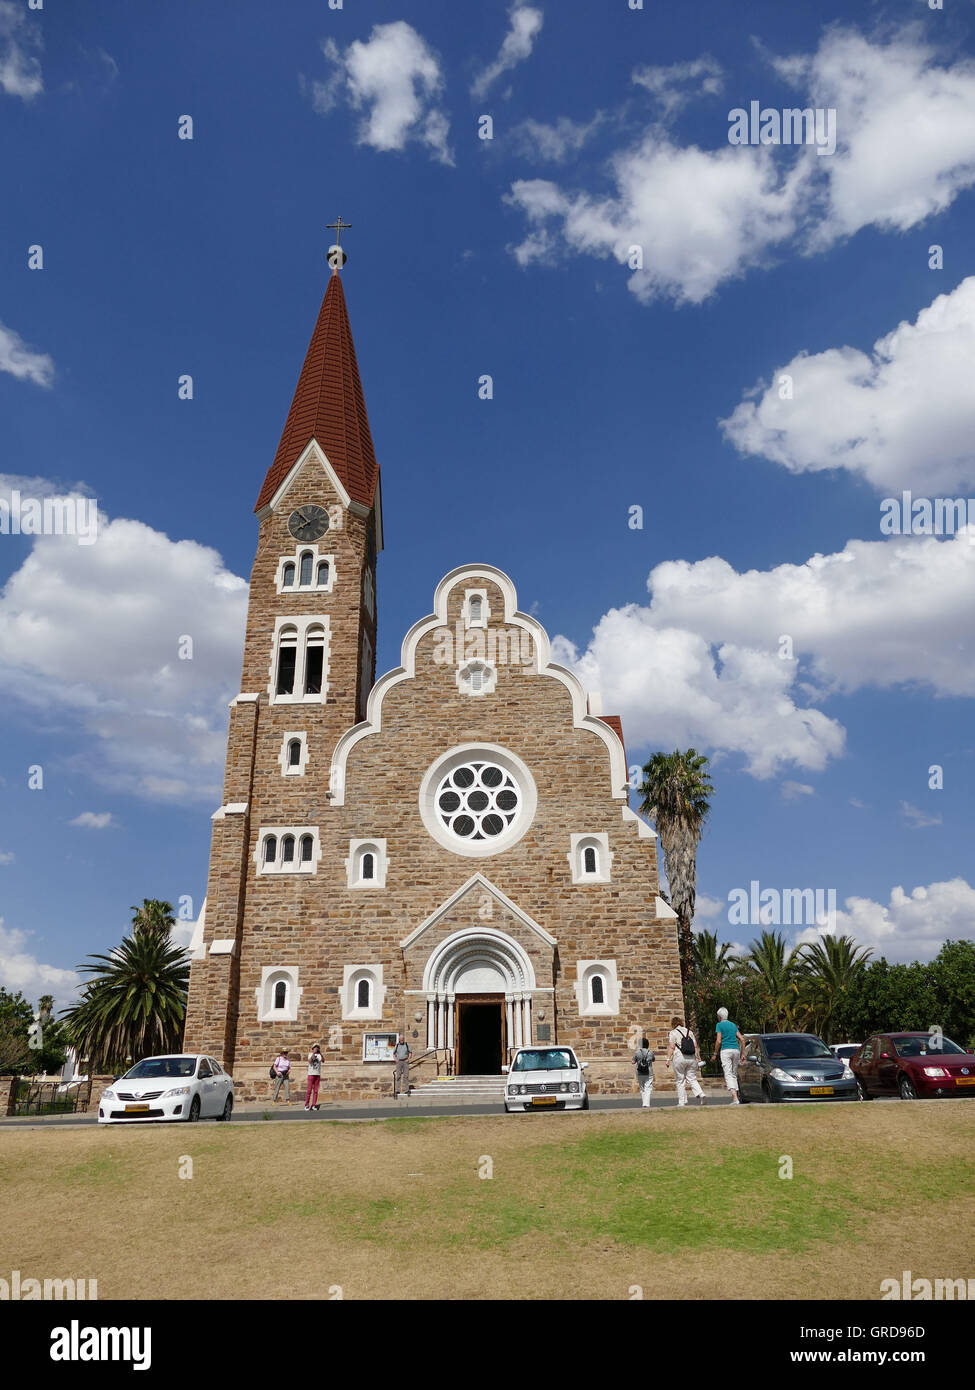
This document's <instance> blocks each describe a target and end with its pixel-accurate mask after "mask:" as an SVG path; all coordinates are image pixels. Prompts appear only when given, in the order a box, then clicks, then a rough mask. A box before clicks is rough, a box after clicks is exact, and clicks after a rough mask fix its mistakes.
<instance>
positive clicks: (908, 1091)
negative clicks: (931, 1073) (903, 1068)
mask: <svg viewBox="0 0 975 1390" xmlns="http://www.w3.org/2000/svg"><path fill="white" fill-rule="evenodd" d="M897 1089H898V1091H899V1092H900V1097H901V1100H917V1091H916V1090H915V1089H914V1082H913V1081H912V1080H911V1078H910V1077H909V1076H902V1077H901V1079H900V1081H899V1082H898V1083H897Z"/></svg>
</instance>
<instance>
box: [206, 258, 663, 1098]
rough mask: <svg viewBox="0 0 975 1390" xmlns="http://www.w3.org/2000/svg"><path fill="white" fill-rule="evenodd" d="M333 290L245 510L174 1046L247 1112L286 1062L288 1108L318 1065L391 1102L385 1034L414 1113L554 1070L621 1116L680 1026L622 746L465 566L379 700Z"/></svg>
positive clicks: (448, 581)
mask: <svg viewBox="0 0 975 1390" xmlns="http://www.w3.org/2000/svg"><path fill="white" fill-rule="evenodd" d="M344 262H345V252H344V251H343V250H341V248H339V247H332V248H331V250H330V251H329V264H330V266H331V268H332V269H331V276H330V278H329V281H328V286H327V289H326V291H325V296H324V299H323V301H322V305H321V309H320V312H319V315H318V320H317V322H316V324H315V329H314V332H313V334H312V338H311V342H310V344H309V347H308V351H307V353H306V356H305V360H304V365H303V366H302V369H301V375H300V377H299V379H298V385H297V389H296V390H295V394H294V399H293V401H292V403H291V409H290V411H289V412H288V417H287V420H286V421H285V425H284V432H283V434H282V436H281V442H280V444H279V445H278V449H277V453H276V454H275V456H274V460H273V462H272V463H271V466H270V468H269V469H268V472H267V476H266V477H265V479H264V483H263V486H262V487H261V490H260V493H259V495H258V498H257V505H256V508H255V510H256V513H257V518H258V522H259V527H260V529H259V534H258V541H257V556H256V558H255V561H254V568H253V571H252V574H251V581H250V600H249V608H248V616H247V628H246V636H245V640H244V657H243V674H242V678H241V684H240V694H238V695H237V696H236V698H235V699H234V700H233V701H232V703H231V708H230V729H229V736H228V742H227V767H226V777H225V782H224V791H223V805H222V806H221V807H220V808H219V809H218V810H217V811H216V812H215V813H214V815H213V830H212V846H211V852H210V869H209V880H208V885H207V896H206V902H205V906H204V911H203V913H201V918H200V921H199V923H198V924H197V932H196V936H195V938H194V942H193V946H192V966H191V973H190V987H189V1003H188V1010H187V1019H186V1030H185V1038H184V1046H185V1048H186V1050H188V1051H199V1052H206V1053H209V1054H211V1055H213V1056H214V1057H217V1058H220V1059H221V1060H222V1062H223V1063H224V1065H225V1066H226V1067H227V1069H228V1070H229V1071H230V1072H231V1073H232V1075H233V1077H234V1080H235V1083H236V1086H237V1094H238V1097H239V1098H248V1099H249V1098H263V1097H265V1096H267V1095H268V1088H269V1086H270V1079H269V1077H268V1068H269V1064H270V1063H271V1062H272V1061H273V1059H274V1057H275V1056H276V1055H277V1054H278V1053H279V1052H280V1051H281V1050H282V1049H284V1048H287V1049H288V1050H289V1051H290V1054H291V1057H292V1059H293V1061H294V1063H295V1066H294V1070H293V1075H294V1076H295V1077H296V1078H297V1079H298V1080H303V1078H304V1074H305V1069H304V1059H305V1057H306V1056H307V1054H308V1052H309V1050H310V1048H311V1046H312V1044H313V1043H316V1042H317V1043H319V1044H320V1045H321V1047H322V1052H323V1054H324V1058H325V1065H324V1068H323V1082H322V1090H323V1096H324V1097H329V1098H331V1097H341V1098H348V1099H356V1098H363V1097H366V1096H371V1095H375V1094H378V1093H382V1092H386V1093H389V1091H390V1090H391V1067H390V1065H389V1058H390V1055H391V1047H392V1044H393V1043H394V1042H395V1040H396V1035H397V1034H398V1033H403V1034H405V1036H406V1038H407V1040H408V1042H409V1044H410V1046H411V1048H412V1050H413V1058H414V1063H415V1065H414V1067H413V1073H412V1075H413V1085H414V1086H422V1085H423V1084H425V1083H426V1082H427V1081H429V1080H430V1079H431V1078H434V1077H437V1076H440V1077H443V1076H457V1077H465V1076H468V1077H473V1076H477V1077H485V1076H493V1077H498V1078H499V1077H500V1074H501V1067H502V1066H503V1065H504V1064H505V1063H506V1061H507V1060H508V1059H509V1058H510V1056H511V1054H512V1052H513V1050H514V1049H515V1048H516V1047H519V1046H522V1045H526V1044H530V1043H534V1044H545V1043H562V1044H567V1045H569V1046H571V1047H573V1048H575V1049H576V1051H577V1053H578V1054H579V1057H580V1060H582V1061H586V1062H588V1063H589V1070H588V1072H587V1080H588V1083H589V1087H590V1090H592V1091H593V1092H604V1093H605V1092H630V1091H632V1090H633V1067H632V1064H631V1058H632V1054H633V1050H634V1047H635V1046H638V1045H639V1039H640V1037H641V1036H642V1035H643V1034H644V1033H646V1035H647V1036H648V1037H649V1038H650V1040H651V1043H652V1044H653V1045H655V1046H657V1047H658V1048H660V1047H663V1046H665V1039H666V1034H667V1031H668V1030H669V1026H670V1018H671V1016H672V1015H674V1014H677V1015H679V1016H681V1017H683V1004H682V999H681V983H680V965H679V957H678V945H677V919H676V916H675V914H674V913H673V912H672V910H671V909H670V907H669V906H668V905H667V904H666V903H665V902H664V901H663V899H662V898H661V897H660V896H659V879H658V868H657V843H656V835H655V833H654V831H653V830H652V829H651V827H650V826H649V825H648V824H647V823H646V822H645V821H644V820H643V819H642V818H641V817H640V816H638V815H637V814H636V813H635V812H634V811H632V810H631V809H630V806H629V803H628V793H629V787H628V783H627V766H626V756H625V751H624V745H623V731H622V728H621V726H620V721H619V720H618V719H617V718H614V717H612V716H609V715H606V716H603V715H602V714H601V713H600V711H599V707H598V701H597V699H596V697H595V696H594V697H592V698H591V699H590V697H588V696H587V693H586V691H585V690H584V689H583V687H582V685H581V684H580V682H579V681H578V679H577V678H576V676H575V675H574V674H573V673H572V672H570V671H569V670H567V669H565V668H564V667H562V666H559V665H557V664H555V663H554V662H553V661H552V659H551V653H550V644H549V638H548V635H547V634H546V632H545V630H544V629H543V627H542V626H541V624H540V623H539V622H537V621H536V619H535V618H533V617H531V616H530V615H529V614H527V613H524V612H522V611H521V610H520V609H519V606H518V595H517V592H516V590H515V585H514V583H513V582H512V580H511V579H510V578H509V577H508V575H507V574H505V573H503V572H502V571H501V570H500V569H497V568H496V567H495V566H493V565H491V564H484V563H480V562H478V563H470V564H463V565H460V566H458V568H456V569H453V570H451V571H450V573H449V574H447V575H445V576H444V577H443V578H442V579H440V581H439V583H437V584H436V587H435V588H434V590H433V600H432V611H431V612H430V613H429V614H428V615H426V616H423V617H420V618H419V620H418V621H417V622H416V623H415V624H414V625H413V627H412V628H411V629H410V630H409V632H407V634H406V636H405V637H404V638H403V642H402V650H401V655H400V664H399V665H398V666H397V667H396V668H395V669H394V670H391V671H388V672H387V673H386V674H385V675H383V676H381V677H380V679H379V680H378V681H377V680H376V679H375V659H376V655H375V654H376V625H377V609H378V594H377V579H376V560H377V555H378V554H379V552H380V551H381V550H382V548H383V537H384V531H383V514H382V493H381V486H380V473H379V465H378V463H377V461H376V456H375V453H374V451H373V443H372V436H371V434H370V430H369V421H368V418H367V415H366V404H365V397H364V395H363V390H362V384H361V382H360V379H359V369H358V365H357V363H356V354H355V347H354V345H353V341H352V332H351V328H350V325H349V317H348V312H347V310H346V303H345V296H344V292H343V288H342V277H341V274H340V271H341V269H342V266H343V264H344ZM391 521H392V526H391V536H395V530H396V526H395V518H391ZM417 556H418V559H417V563H422V559H421V558H420V557H422V550H418V551H417ZM434 579H435V576H433V575H431V584H432V583H433V581H434ZM658 1079H659V1080H660V1081H664V1082H665V1078H664V1077H663V1076H660V1075H659V1073H658ZM665 1084H666V1082H665Z"/></svg>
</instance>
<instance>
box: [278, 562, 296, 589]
mask: <svg viewBox="0 0 975 1390" xmlns="http://www.w3.org/2000/svg"><path fill="white" fill-rule="evenodd" d="M294 582H295V567H294V565H293V564H291V563H290V562H289V563H288V564H287V565H285V567H284V570H283V571H282V574H281V587H282V589H291V588H293V587H294Z"/></svg>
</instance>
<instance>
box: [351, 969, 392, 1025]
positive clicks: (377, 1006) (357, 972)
mask: <svg viewBox="0 0 975 1390" xmlns="http://www.w3.org/2000/svg"><path fill="white" fill-rule="evenodd" d="M364 981H366V982H368V985H369V1003H368V1005H367V1006H366V1007H365V1008H362V1007H361V1006H360V1005H359V1004H358V1002H357V1000H358V993H359V985H360V984H361V983H363V982H364ZM385 1003H386V986H385V985H384V984H383V968H382V966H381V965H344V966H343V967H342V1017H343V1018H344V1019H356V1018H365V1019H371V1020H372V1021H373V1022H376V1021H377V1020H379V1019H381V1018H382V1016H383V1006H384V1005H385Z"/></svg>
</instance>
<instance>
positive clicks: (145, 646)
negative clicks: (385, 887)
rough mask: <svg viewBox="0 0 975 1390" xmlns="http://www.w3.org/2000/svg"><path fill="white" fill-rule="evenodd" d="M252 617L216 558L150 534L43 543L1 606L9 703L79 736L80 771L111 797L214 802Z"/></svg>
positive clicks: (127, 524) (143, 530) (1, 686)
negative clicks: (185, 648) (188, 655)
mask: <svg viewBox="0 0 975 1390" xmlns="http://www.w3.org/2000/svg"><path fill="white" fill-rule="evenodd" d="M246 604H247V585H246V583H245V581H244V580H243V579H240V578H238V577H237V576H236V575H233V574H231V573H229V572H228V571H227V570H226V569H225V568H224V566H223V564H222V562H221V560H220V557H219V555H218V554H217V553H216V552H215V551H214V550H211V549H209V548H208V547H206V546H202V545H198V544H197V543H196V542H195V541H171V540H170V539H169V538H168V537H167V536H165V535H163V534H162V533H160V532H158V531H154V530H152V529H151V528H150V527H148V526H145V525H143V524H142V523H141V522H138V521H126V520H114V521H107V522H106V521H105V519H104V517H103V519H102V525H101V527H100V529H99V533H98V539H97V541H96V542H95V544H93V545H88V546H79V545H77V544H76V543H75V542H74V540H73V539H71V538H67V537H56V536H42V537H39V538H37V539H36V541H35V542H34V545H33V547H32V550H31V552H30V554H29V555H28V557H27V559H26V560H25V561H24V563H23V564H22V565H21V567H20V569H19V570H17V571H16V573H14V574H13V575H12V576H11V578H10V579H9V580H8V582H7V584H6V586H5V588H4V590H3V593H2V595H0V691H2V693H3V696H4V698H5V699H6V700H8V701H9V700H14V699H16V700H18V701H20V702H23V703H25V704H26V705H28V706H31V707H33V708H34V709H43V710H45V711H46V712H49V713H53V714H54V715H56V716H58V717H59V718H60V720H61V722H62V724H64V725H66V726H67V727H69V728H73V729H74V730H75V732H76V736H77V741H78V748H77V751H76V753H75V754H74V755H73V757H72V758H71V759H70V760H69V765H70V766H72V767H74V768H75V769H77V770H79V771H81V772H84V773H86V774H88V775H90V776H91V777H93V778H94V779H95V780H96V781H97V782H99V783H100V784H101V785H104V786H108V787H111V788H112V789H113V790H114V791H123V792H132V793H135V794H137V795H140V796H144V797H149V798H152V799H183V798H202V799H206V800H213V799H214V798H215V797H216V796H218V795H219V789H220V781H221V769H222V764H223V758H224V752H225V738H226V719H227V703H228V701H229V700H230V699H231V698H232V697H233V696H234V695H235V694H236V693H237V691H238V689H239V685H238V682H239V672H240V653H241V649H242V645H243V629H244V618H245V612H246ZM183 637H190V638H191V639H192V642H193V648H192V653H193V654H192V660H181V659H180V657H179V644H180V639H181V638H183Z"/></svg>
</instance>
